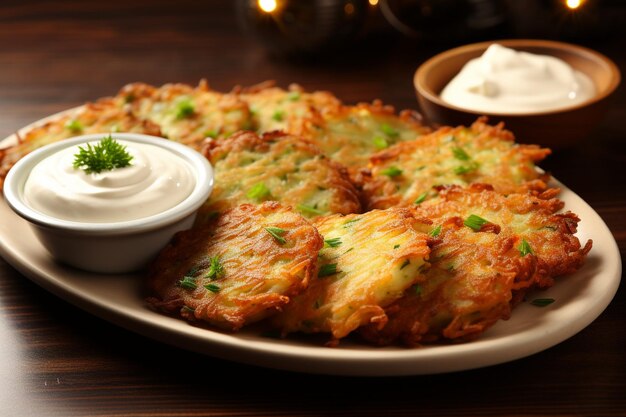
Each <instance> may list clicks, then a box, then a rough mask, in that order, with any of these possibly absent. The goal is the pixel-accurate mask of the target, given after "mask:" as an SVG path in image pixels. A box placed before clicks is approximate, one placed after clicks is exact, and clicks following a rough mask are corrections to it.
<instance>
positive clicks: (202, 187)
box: [4, 133, 214, 273]
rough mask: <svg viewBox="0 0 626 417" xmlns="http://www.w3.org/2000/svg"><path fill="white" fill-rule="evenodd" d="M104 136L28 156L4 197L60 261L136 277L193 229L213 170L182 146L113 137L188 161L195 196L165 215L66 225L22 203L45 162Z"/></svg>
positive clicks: (18, 166) (149, 138)
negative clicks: (135, 273)
mask: <svg viewBox="0 0 626 417" xmlns="http://www.w3.org/2000/svg"><path fill="white" fill-rule="evenodd" d="M105 136H106V134H93V135H83V136H77V137H75V138H72V139H68V140H64V141H60V142H55V143H52V144H49V145H46V146H44V147H42V148H40V149H37V150H35V151H34V152H31V153H30V154H28V155H26V156H25V157H24V158H22V159H21V160H19V161H18V162H17V163H16V164H15V165H14V166H13V167H12V168H11V170H10V171H9V173H8V175H7V176H6V179H5V182H4V197H5V200H6V202H7V203H8V205H9V206H10V207H11V209H12V210H13V211H15V212H16V213H17V214H18V215H19V216H21V217H23V218H24V219H26V220H27V221H28V222H29V223H30V225H31V227H32V229H33V230H34V232H35V235H36V236H37V237H38V238H39V240H40V241H41V243H42V244H43V246H44V247H45V248H46V249H47V250H48V251H49V252H50V253H51V254H52V256H53V257H54V258H56V259H57V260H58V261H61V262H63V263H66V264H68V265H71V266H74V267H77V268H80V269H84V270H87V271H92V272H100V273H126V272H132V271H136V270H139V269H141V268H143V267H145V266H146V264H147V263H149V262H150V261H151V260H152V259H153V258H154V257H155V255H156V254H157V253H158V252H159V251H160V250H161V249H162V248H163V247H164V246H165V245H166V244H167V243H168V242H169V240H170V239H171V238H172V236H173V235H174V234H175V233H176V232H178V231H181V230H185V229H188V228H190V227H191V226H192V225H193V222H194V220H195V217H196V213H197V210H198V208H200V206H201V205H202V204H203V203H204V202H205V201H206V200H207V198H208V197H209V195H210V194H211V191H212V189H213V181H214V177H213V168H212V167H211V165H210V164H209V162H208V161H207V159H206V158H205V157H204V156H203V155H201V154H199V153H198V152H196V151H194V150H193V149H191V148H188V147H187V146H184V145H182V144H179V143H176V142H172V141H169V140H167V139H163V138H158V137H154V136H148V135H140V134H134V133H115V134H113V137H114V138H115V139H120V140H125V141H129V142H137V143H147V144H151V145H156V146H159V147H161V148H163V149H165V150H167V151H169V152H171V153H172V154H173V155H176V156H178V157H180V158H182V159H183V160H184V161H186V162H187V163H188V165H189V167H190V168H191V170H192V172H193V174H194V176H195V180H196V183H195V187H194V188H193V190H192V192H191V194H190V195H189V196H188V197H187V198H185V199H184V200H183V201H182V202H180V203H179V204H177V205H176V206H174V207H172V208H170V209H167V210H165V211H163V212H161V213H158V214H155V215H151V216H148V217H144V218H140V219H136V220H129V221H120V222H113V223H87V222H76V221H68V220H62V219H58V218H55V217H52V216H49V215H46V214H43V213H41V212H39V211H36V210H33V209H32V208H31V207H29V206H28V204H26V203H25V202H24V198H23V197H24V195H23V193H24V184H25V182H26V179H27V178H28V175H29V173H30V171H31V170H32V169H33V167H34V166H35V165H37V164H38V163H39V162H40V161H41V160H43V159H44V158H46V157H48V156H50V155H52V154H53V153H55V152H58V151H60V150H62V149H64V148H67V147H71V146H74V145H80V144H83V143H85V142H88V141H94V140H99V139H102V138H103V137H105Z"/></svg>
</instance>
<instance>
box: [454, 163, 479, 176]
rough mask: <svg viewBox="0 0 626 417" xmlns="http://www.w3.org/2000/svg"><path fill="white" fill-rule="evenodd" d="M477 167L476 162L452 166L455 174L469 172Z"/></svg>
mask: <svg viewBox="0 0 626 417" xmlns="http://www.w3.org/2000/svg"><path fill="white" fill-rule="evenodd" d="M477 169H478V165H476V164H471V165H461V166H458V167H455V168H454V173H455V174H456V175H464V174H469V173H470V172H474V171H476V170H477Z"/></svg>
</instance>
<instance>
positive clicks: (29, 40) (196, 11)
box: [0, 0, 626, 416]
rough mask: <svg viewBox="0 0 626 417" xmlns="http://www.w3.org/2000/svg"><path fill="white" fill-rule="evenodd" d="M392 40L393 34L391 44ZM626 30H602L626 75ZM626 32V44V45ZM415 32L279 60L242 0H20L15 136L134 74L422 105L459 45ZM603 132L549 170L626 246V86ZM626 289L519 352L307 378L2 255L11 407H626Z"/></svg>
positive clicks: (372, 411)
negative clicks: (449, 369) (36, 276)
mask: <svg viewBox="0 0 626 417" xmlns="http://www.w3.org/2000/svg"><path fill="white" fill-rule="evenodd" d="M389 40H391V41H392V42H388V41H389ZM623 41H624V39H619V38H618V39H603V40H602V41H598V42H597V43H590V44H589V46H591V47H594V48H596V49H598V50H600V51H602V52H604V53H605V54H607V55H609V56H611V57H612V58H613V59H614V60H616V62H617V63H618V65H619V66H620V67H621V69H622V72H623V73H626V71H625V69H626V53H624V52H623ZM620 43H622V45H620ZM446 48H447V46H445V45H431V46H427V45H425V44H423V43H420V42H416V41H408V40H403V39H402V38H400V37H399V36H395V37H394V36H391V37H390V38H386V42H383V41H373V42H372V43H371V44H370V45H369V46H367V47H363V46H359V47H354V48H350V50H346V51H345V52H343V53H341V54H339V55H337V56H335V57H321V58H318V59H316V60H312V61H311V60H309V61H290V60H285V59H281V58H274V57H270V56H268V54H267V53H266V51H265V50H264V49H262V48H261V47H259V45H258V44H257V43H256V42H254V41H253V40H252V39H250V38H248V37H245V36H243V35H242V34H241V31H240V30H239V29H238V27H237V25H236V19H235V14H234V12H233V9H232V5H231V2H229V1H226V0H224V1H214V2H213V1H212V2H199V1H193V0H178V1H176V2H168V1H165V0H154V1H126V2H122V1H117V0H115V1H107V2H87V1H79V0H76V1H55V2H52V1H29V2H26V1H3V2H2V3H0V137H5V136H8V135H9V134H11V133H13V132H14V131H15V130H16V129H18V128H20V127H21V126H24V125H27V124H28V123H31V122H33V121H35V120H37V119H40V118H42V117H44V116H46V115H49V114H52V113H55V112H57V111H61V110H64V109H67V108H70V107H73V106H76V105H79V104H82V103H84V102H86V101H89V100H94V99H96V98H98V97H102V96H107V95H112V94H115V93H116V92H117V90H118V89H119V88H120V87H121V86H122V85H124V84H126V83H128V82H133V81H145V82H148V83H152V84H156V85H160V84H162V83H166V82H172V81H178V82H187V83H192V84H194V83H197V82H198V81H199V80H200V79H201V78H207V79H208V80H209V82H210V84H211V86H213V87H214V88H216V89H218V90H224V91H227V90H230V89H231V87H232V86H234V85H236V84H243V85H251V84H255V83H258V82H260V81H263V80H267V79H274V80H276V81H277V82H278V84H279V85H281V86H283V87H285V86H287V85H288V84H289V83H291V82H298V83H300V84H301V85H303V86H304V87H305V88H306V89H307V90H314V89H327V90H331V91H333V92H334V93H335V94H336V95H337V96H339V97H340V98H342V99H343V100H344V101H345V102H347V103H354V102H357V101H371V100H372V99H374V98H380V99H382V100H383V101H384V102H386V103H388V104H392V105H394V106H395V107H396V108H398V109H402V108H415V107H416V102H415V98H414V93H413V90H412V75H413V71H414V69H415V68H416V67H417V66H418V65H419V63H420V62H422V61H423V60H424V59H425V58H427V57H428V56H431V55H432V54H434V53H436V52H438V51H440V50H443V49H446ZM624 90H625V89H624V88H621V89H620V90H619V91H618V92H617V94H616V97H615V101H614V103H613V106H612V108H611V110H610V112H609V114H608V115H607V117H606V119H605V120H604V122H603V123H602V125H600V126H598V128H597V129H596V130H595V131H594V132H593V135H592V136H593V138H592V139H590V140H588V141H586V142H585V143H583V144H581V145H579V146H578V147H576V148H573V149H570V150H564V151H560V152H556V153H555V154H554V155H553V156H551V157H550V158H549V159H548V160H547V161H546V163H545V164H543V167H544V168H546V169H548V170H550V171H552V172H553V173H554V174H555V176H556V177H557V178H559V179H560V180H561V181H562V182H564V183H565V184H567V185H568V186H569V187H570V188H571V189H573V190H575V191H576V192H577V193H578V194H579V195H580V196H581V197H582V198H583V199H585V200H586V201H587V202H588V203H589V204H590V205H591V206H592V207H593V208H594V209H595V210H596V211H597V212H598V213H599V214H600V216H601V217H602V218H603V219H604V220H605V221H606V223H607V224H608V226H609V228H610V229H611V231H612V233H613V235H614V236H615V239H616V240H617V242H618V244H619V248H620V252H621V254H622V257H623V256H624V253H625V252H626V182H625V181H624V180H625V179H626V175H625V168H626V124H625V123H626V94H625V92H624ZM625 305H626V294H625V292H624V291H623V289H622V290H620V291H618V294H617V296H616V297H615V299H614V300H613V302H612V303H611V305H610V306H609V307H608V308H607V309H606V311H605V312H604V313H603V314H602V315H601V316H600V317H599V318H598V319H597V320H596V321H594V322H593V323H592V324H591V325H590V326H589V327H587V328H586V329H584V330H583V331H582V332H580V333H579V334H577V335H575V336H574V337H572V338H571V339H569V340H567V341H565V342H563V343H561V344H559V345H557V346H555V347H552V348H550V349H548V350H546V351H544V352H542V353H539V354H536V355H533V356H531V357H528V358H525V359H520V360H517V361H513V362H510V363H506V364H502V365H497V366H492V367H488V368H483V369H478V370H471V371H464V372H457V373H451V374H442V375H433V376H415V377H397V378H351V377H327V376H314V375H303V374H297V373H289V372H282V371H274V370H268V369H261V368H256V367H252V366H247V365H240V364H236V363H230V362H226V361H222V360H218V359H214V358H211V357H207V356H202V355H198V354H194V353H190V352H187V351H183V350H179V349H177V348H173V347H169V346H167V345H165V344H161V343H158V342H155V341H152V340H150V339H147V338H145V337H142V336H139V335H136V334H134V333H131V332H128V331H126V330H123V329H121V328H119V327H116V326H114V325H112V324H109V323H107V322H106V321H103V320H101V319H98V318H96V317H94V316H92V315H90V314H88V313H85V312H83V311H82V310H80V309H78V308H76V307H74V306H72V305H70V304H69V303H67V302H65V301H63V300H61V299H59V298H57V297H55V296H53V295H51V294H50V293H48V292H46V291H44V290H43V289H41V288H40V287H38V286H37V285H35V284H34V283H32V282H30V281H29V280H28V279H26V278H25V277H24V276H22V275H21V274H20V273H19V272H17V271H16V270H15V269H14V268H13V267H12V266H10V265H9V264H8V263H7V262H5V261H4V260H2V259H0V415H2V416H34V415H38V416H91V415H94V416H155V415H156V416H199V415H216V416H217V415H220V416H244V415H245V416H253V415H255V416H256V415H268V416H269V415H310V416H313V415H358V416H366V415H367V416H380V415H394V416H396V415H398V416H400V415H407V416H408V415H411V416H414V415H421V414H423V415H458V416H471V415H476V416H478V415H480V416H486V415H494V416H496V415H497V416H502V415H509V416H513V415H514V416H522V415H560V416H574V415H589V416H599V415H605V416H609V415H615V416H618V415H620V416H623V415H626V395H625V394H626V319H625V317H626V314H625V313H626V309H625V307H624V306H625Z"/></svg>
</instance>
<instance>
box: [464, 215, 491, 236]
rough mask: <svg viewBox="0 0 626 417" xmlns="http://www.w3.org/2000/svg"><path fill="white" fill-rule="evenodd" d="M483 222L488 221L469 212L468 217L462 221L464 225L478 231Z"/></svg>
mask: <svg viewBox="0 0 626 417" xmlns="http://www.w3.org/2000/svg"><path fill="white" fill-rule="evenodd" d="M485 223H489V221H488V220H485V219H483V218H482V217H480V216H477V215H475V214H470V215H469V217H468V218H467V219H465V221H464V222H463V224H464V225H465V226H467V227H469V228H470V229H472V230H474V231H476V232H478V231H479V230H480V228H481V227H482V226H483V225H484V224H485Z"/></svg>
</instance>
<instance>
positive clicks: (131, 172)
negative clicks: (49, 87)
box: [4, 133, 214, 273]
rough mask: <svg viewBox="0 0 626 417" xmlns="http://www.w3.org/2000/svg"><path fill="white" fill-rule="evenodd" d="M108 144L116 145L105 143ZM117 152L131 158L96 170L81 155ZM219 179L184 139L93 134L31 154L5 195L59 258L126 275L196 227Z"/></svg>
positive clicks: (86, 267) (12, 172) (9, 182)
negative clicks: (196, 222)
mask: <svg viewBox="0 0 626 417" xmlns="http://www.w3.org/2000/svg"><path fill="white" fill-rule="evenodd" d="M111 140H112V142H111ZM107 141H108V145H109V146H114V148H110V149H109V148H106V147H105V144H107ZM111 149H113V150H115V151H119V152H120V154H121V155H125V156H124V157H123V158H122V159H124V158H126V159H128V161H127V162H126V165H125V166H121V167H116V166H113V167H112V169H103V170H100V171H99V172H95V171H93V170H92V169H91V168H90V165H89V164H88V163H85V160H88V161H89V158H79V157H77V155H79V154H80V153H81V150H82V151H83V152H84V153H86V155H87V157H89V156H92V157H93V155H94V154H95V153H98V152H103V151H104V152H105V153H106V151H107V150H108V151H111ZM96 168H97V166H96ZM213 180H214V177H213V169H212V167H211V165H210V164H209V162H208V161H207V159H206V158H205V157H204V156H203V155H201V154H199V153H198V152H196V151H194V150H193V149H191V148H188V147H186V146H184V145H181V144H179V143H176V142H172V141H169V140H166V139H163V138H158V137H154V136H147V135H140V134H133V133H115V134H112V136H111V137H110V138H109V135H107V134H92V135H84V136H78V137H75V138H72V139H68V140H64V141H61V142H56V143H53V144H50V145H46V146H44V147H42V148H40V149H37V150H36V151H34V152H32V153H30V154H28V155H26V156H25V157H24V158H22V159H21V160H20V161H18V162H17V163H16V164H15V166H13V168H11V170H10V171H9V173H8V175H7V177H6V179H5V182H4V196H5V200H6V202H7V203H8V205H9V206H10V207H11V209H12V210H13V211H15V212H16V213H17V214H18V215H19V216H21V217H22V218H24V219H26V220H27V221H28V222H29V223H30V225H31V226H32V229H33V231H34V232H35V234H36V236H37V237H38V238H39V240H40V241H41V243H42V244H43V246H44V247H45V248H46V249H47V250H48V251H49V252H50V253H51V254H52V256H53V257H54V258H55V259H57V260H58V261H61V262H63V263H66V264H69V265H72V266H74V267H77V268H80V269H84V270H88V271H92V272H101V273H125V272H132V271H136V270H139V269H141V268H142V267H144V266H145V265H146V264H147V263H149V262H150V260H152V259H153V258H154V256H155V255H156V254H157V253H158V252H159V251H160V250H161V248H163V247H164V246H165V245H166V244H167V242H168V241H169V240H170V239H171V238H172V236H173V235H174V234H175V233H176V232H178V231H180V230H185V229H188V228H190V227H191V226H192V225H193V222H194V220H195V216H196V212H197V210H198V208H199V207H200V206H201V205H202V204H203V203H204V202H205V201H206V200H207V198H208V197H209V195H210V193H211V190H212V189H213Z"/></svg>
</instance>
